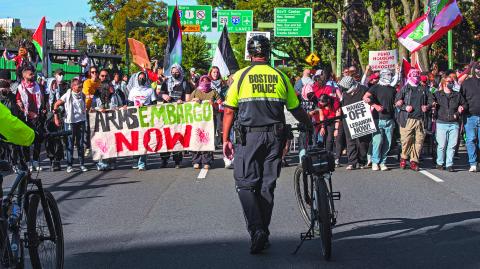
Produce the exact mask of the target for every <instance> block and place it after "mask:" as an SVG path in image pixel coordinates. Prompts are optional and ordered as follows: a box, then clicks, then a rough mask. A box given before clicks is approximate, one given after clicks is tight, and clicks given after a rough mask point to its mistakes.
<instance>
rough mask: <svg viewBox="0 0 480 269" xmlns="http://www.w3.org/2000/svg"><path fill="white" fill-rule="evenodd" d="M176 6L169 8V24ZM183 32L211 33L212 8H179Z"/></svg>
mask: <svg viewBox="0 0 480 269" xmlns="http://www.w3.org/2000/svg"><path fill="white" fill-rule="evenodd" d="M174 9H175V6H168V16H167V23H170V21H171V18H172V14H173V10H174ZM178 13H179V15H180V24H181V25H182V31H183V32H211V31H212V6H178Z"/></svg>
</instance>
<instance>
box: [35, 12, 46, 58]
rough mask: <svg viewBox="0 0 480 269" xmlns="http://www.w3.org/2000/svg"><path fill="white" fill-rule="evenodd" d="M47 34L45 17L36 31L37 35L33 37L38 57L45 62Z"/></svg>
mask: <svg viewBox="0 0 480 269" xmlns="http://www.w3.org/2000/svg"><path fill="white" fill-rule="evenodd" d="M46 34H47V30H46V22H45V17H43V18H42V20H41V21H40V25H38V28H37V30H35V33H34V34H33V36H32V42H33V45H35V48H36V49H37V52H38V55H39V56H40V59H42V60H43V53H44V51H43V46H44V45H45V41H46V40H45V39H46V38H45V37H46Z"/></svg>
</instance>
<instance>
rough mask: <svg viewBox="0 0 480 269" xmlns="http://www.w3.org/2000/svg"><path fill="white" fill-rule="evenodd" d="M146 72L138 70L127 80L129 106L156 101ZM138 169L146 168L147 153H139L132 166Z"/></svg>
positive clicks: (143, 169) (145, 104)
mask: <svg viewBox="0 0 480 269" xmlns="http://www.w3.org/2000/svg"><path fill="white" fill-rule="evenodd" d="M149 84H150V83H149V82H148V79H147V73H145V72H138V73H135V74H133V75H132V77H131V78H130V81H128V85H127V88H128V91H129V95H128V104H129V105H130V106H138V107H140V106H148V105H154V104H156V103H157V97H156V96H155V91H154V90H153V89H152V88H150V87H149V86H148V85H149ZM132 168H133V169H138V171H145V170H147V155H141V156H139V157H138V159H137V164H136V165H134V166H133V167H132Z"/></svg>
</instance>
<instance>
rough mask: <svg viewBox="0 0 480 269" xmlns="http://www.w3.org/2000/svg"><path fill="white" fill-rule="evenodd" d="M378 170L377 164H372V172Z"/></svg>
mask: <svg viewBox="0 0 480 269" xmlns="http://www.w3.org/2000/svg"><path fill="white" fill-rule="evenodd" d="M378 170H380V167H378V164H377V163H372V171H378Z"/></svg>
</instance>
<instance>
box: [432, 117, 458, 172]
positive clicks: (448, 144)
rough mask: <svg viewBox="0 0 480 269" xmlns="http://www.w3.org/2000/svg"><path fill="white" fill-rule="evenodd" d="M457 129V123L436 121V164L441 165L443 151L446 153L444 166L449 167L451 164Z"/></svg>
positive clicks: (456, 139)
mask: <svg viewBox="0 0 480 269" xmlns="http://www.w3.org/2000/svg"><path fill="white" fill-rule="evenodd" d="M459 129H460V128H459V126H458V123H439V122H437V135H436V136H437V137H436V138H437V144H438V146H437V165H443V160H444V155H445V151H446V153H447V155H446V158H445V159H446V161H445V166H446V167H450V166H452V165H453V156H454V155H455V147H456V146H457V141H458V132H459Z"/></svg>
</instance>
